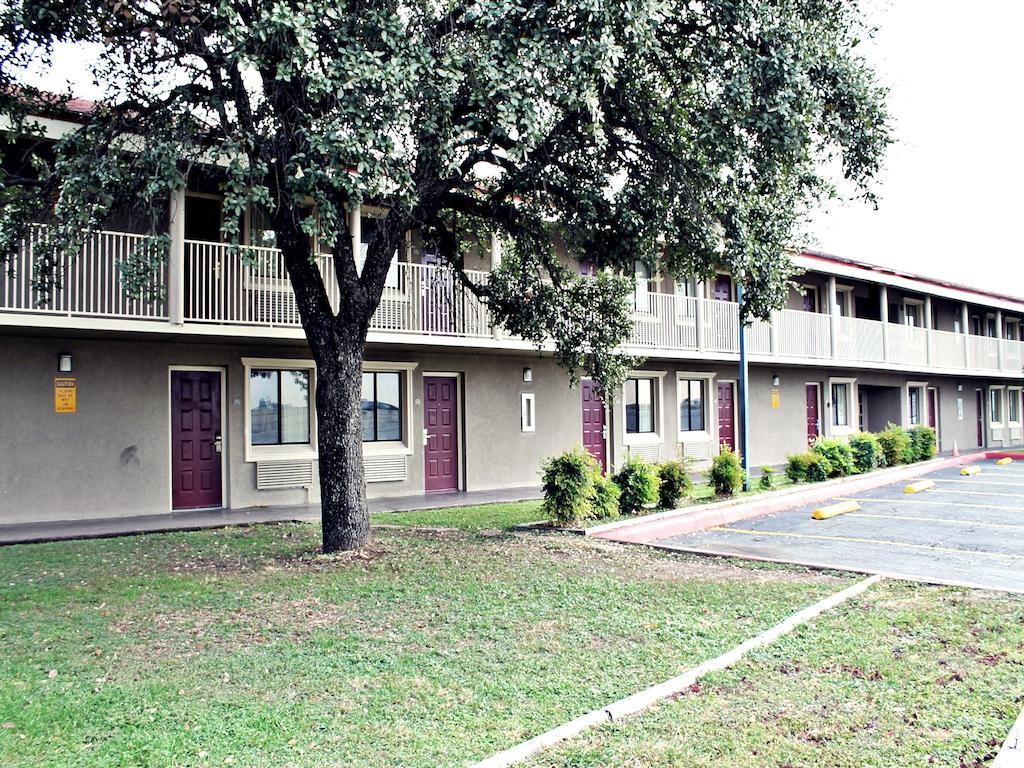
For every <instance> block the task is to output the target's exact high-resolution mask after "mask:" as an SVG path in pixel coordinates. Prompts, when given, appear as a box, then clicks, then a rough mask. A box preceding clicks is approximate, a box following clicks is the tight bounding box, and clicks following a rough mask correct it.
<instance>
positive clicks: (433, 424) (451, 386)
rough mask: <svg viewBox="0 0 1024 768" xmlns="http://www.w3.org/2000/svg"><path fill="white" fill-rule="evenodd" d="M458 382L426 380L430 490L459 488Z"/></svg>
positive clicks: (425, 458) (426, 462) (444, 378)
mask: <svg viewBox="0 0 1024 768" xmlns="http://www.w3.org/2000/svg"><path fill="white" fill-rule="evenodd" d="M456 382H457V380H456V379H455V378H454V377H451V376H424V377H423V407H424V412H423V425H424V426H425V427H426V430H427V446H426V448H425V449H424V451H423V463H424V465H423V470H424V476H425V477H424V488H425V489H426V490H427V491H457V490H458V489H459V439H458V423H459V419H458V403H457V401H456Z"/></svg>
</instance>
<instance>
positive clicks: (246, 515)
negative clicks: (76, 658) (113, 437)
mask: <svg viewBox="0 0 1024 768" xmlns="http://www.w3.org/2000/svg"><path fill="white" fill-rule="evenodd" d="M540 497H541V492H540V488H535V487H525V488H502V489H500V490H495V491H456V492H452V493H432V494H429V495H426V494H424V495H417V496H398V497H393V498H383V499H371V500H370V501H369V502H368V506H369V508H370V512H371V513H373V512H408V511H411V510H417V509H439V508H443V507H468V506H473V505H476V504H494V503H498V502H510V501H526V500H529V499H539V498H540ZM319 519H320V505H319V504H298V505H287V506H272V507H246V508H243V509H211V510H198V511H188V512H172V513H170V514H164V515H136V516H133V517H110V518H92V519H88V520H58V521H50V522H39V523H13V524H9V525H0V545H4V544H28V543H32V542H39V541H58V540H62V539H94V538H102V537H107V536H131V535H135V534H140V533H161V532H167V531H195V530H200V529H203V528H223V527H225V526H229V525H253V524H255V523H280V522H285V521H307V522H308V521H316V520H319Z"/></svg>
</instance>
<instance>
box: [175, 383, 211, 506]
mask: <svg viewBox="0 0 1024 768" xmlns="http://www.w3.org/2000/svg"><path fill="white" fill-rule="evenodd" d="M220 388H221V374H220V372H219V371H171V508H172V509H203V508H209V507H219V506H221V504H222V497H221V476H222V469H221V457H222V456H223V453H222V452H221V411H220Z"/></svg>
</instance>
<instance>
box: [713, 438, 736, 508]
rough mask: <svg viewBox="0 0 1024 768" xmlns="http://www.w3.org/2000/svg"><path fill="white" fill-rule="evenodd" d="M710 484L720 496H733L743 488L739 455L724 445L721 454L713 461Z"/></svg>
mask: <svg viewBox="0 0 1024 768" xmlns="http://www.w3.org/2000/svg"><path fill="white" fill-rule="evenodd" d="M708 483H709V484H710V485H711V487H712V488H714V489H715V493H716V494H717V495H719V496H732V495H733V494H735V493H736V491H737V490H739V489H740V488H742V487H743V468H742V467H741V466H740V457H739V455H738V454H736V453H733V452H732V451H731V450H729V449H728V448H727V447H726V446H724V445H723V446H722V450H721V453H719V454H718V455H717V456H715V458H714V459H712V460H711V469H710V470H708Z"/></svg>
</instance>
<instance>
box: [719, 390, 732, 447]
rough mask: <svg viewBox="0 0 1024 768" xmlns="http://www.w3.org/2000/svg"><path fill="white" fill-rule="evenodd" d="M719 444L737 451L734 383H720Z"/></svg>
mask: <svg viewBox="0 0 1024 768" xmlns="http://www.w3.org/2000/svg"><path fill="white" fill-rule="evenodd" d="M718 444H719V445H723V444H724V445H727V446H729V450H730V451H732V452H733V453H735V452H736V410H735V408H734V406H733V402H732V384H719V385H718Z"/></svg>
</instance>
